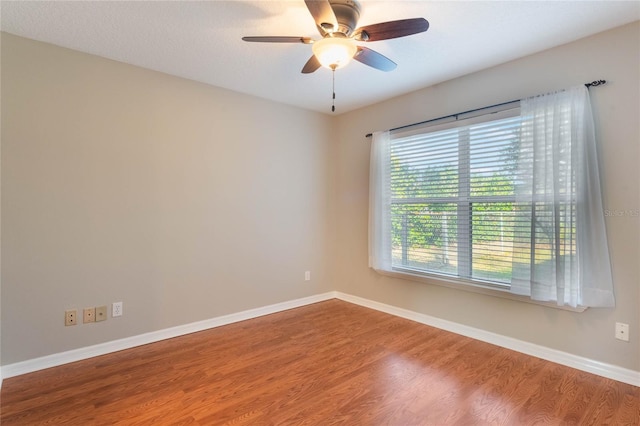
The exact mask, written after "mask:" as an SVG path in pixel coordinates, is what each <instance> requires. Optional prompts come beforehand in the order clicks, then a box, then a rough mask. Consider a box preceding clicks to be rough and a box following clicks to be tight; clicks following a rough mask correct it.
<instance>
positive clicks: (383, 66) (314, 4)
mask: <svg viewBox="0 0 640 426" xmlns="http://www.w3.org/2000/svg"><path fill="white" fill-rule="evenodd" d="M305 4H306V5H307V9H309V12H310V13H311V16H313V19H314V20H315V22H316V26H317V28H318V31H319V32H320V35H321V36H322V38H321V39H320V40H313V39H312V38H310V37H286V36H285V37H283V36H252V37H242V40H244V41H248V42H262V43H303V44H311V45H312V46H311V48H312V51H313V55H312V56H311V58H310V59H309V60H308V61H307V63H306V64H305V65H304V67H302V73H304V74H309V73H312V72H314V71H316V70H317V69H318V68H320V67H321V66H325V67H327V68H330V69H331V70H333V71H335V70H336V69H337V68H341V67H343V66H345V65H346V64H347V63H348V62H349V61H350V60H351V59H355V60H356V61H358V62H361V63H363V64H365V65H368V66H370V67H373V68H375V69H378V70H381V71H392V70H394V69H395V68H396V66H397V65H396V63H395V62H393V61H392V60H391V59H389V58H387V57H386V56H384V55H382V54H380V53H378V52H376V51H375V50H371V49H369V48H367V47H364V46H360V45H357V44H356V42H371V41H380V40H388V39H392V38H398V37H405V36H409V35H412V34H417V33H421V32H424V31H427V29H429V22H428V21H427V20H426V19H424V18H413V19H401V20H398V21H389V22H382V23H379V24H373V25H366V26H364V27H357V24H358V19H359V18H360V10H361V7H360V3H359V2H358V1H357V0H305Z"/></svg>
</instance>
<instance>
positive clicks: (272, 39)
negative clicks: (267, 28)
mask: <svg viewBox="0 0 640 426" xmlns="http://www.w3.org/2000/svg"><path fill="white" fill-rule="evenodd" d="M242 40H244V41H249V42H258V43H304V44H311V43H313V40H312V39H311V38H309V37H286V36H256V37H242Z"/></svg>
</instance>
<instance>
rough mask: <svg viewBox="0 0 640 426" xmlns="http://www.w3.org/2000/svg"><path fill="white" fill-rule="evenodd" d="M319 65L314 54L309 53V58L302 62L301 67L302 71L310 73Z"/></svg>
mask: <svg viewBox="0 0 640 426" xmlns="http://www.w3.org/2000/svg"><path fill="white" fill-rule="evenodd" d="M320 66H321V64H320V62H319V61H318V58H316V55H311V58H309V60H308V61H307V63H306V64H304V67H302V73H303V74H311V73H312V72H314V71H315V70H317V69H318V68H320Z"/></svg>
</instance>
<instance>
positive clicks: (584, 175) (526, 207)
mask: <svg viewBox="0 0 640 426" xmlns="http://www.w3.org/2000/svg"><path fill="white" fill-rule="evenodd" d="M521 116H522V130H521V139H520V149H519V159H518V171H517V178H516V206H517V207H516V218H517V224H518V226H516V235H515V242H514V250H513V277H512V285H511V291H512V292H514V293H517V294H524V295H528V296H530V297H531V298H532V299H534V300H541V301H556V302H557V304H558V305H569V306H573V307H575V306H577V305H582V306H593V307H596V306H598V307H611V306H614V304H615V300H614V296H613V282H612V277H611V266H610V261H609V250H608V246H607V236H606V231H605V223H604V211H603V209H602V196H601V191H600V176H599V171H598V160H597V155H596V142H595V132H594V124H593V116H592V113H591V105H590V101H589V92H588V90H587V88H586V87H584V86H580V87H576V88H572V89H569V90H565V91H561V92H556V93H550V94H547V95H542V96H536V97H533V98H529V99H524V100H522V102H521Z"/></svg>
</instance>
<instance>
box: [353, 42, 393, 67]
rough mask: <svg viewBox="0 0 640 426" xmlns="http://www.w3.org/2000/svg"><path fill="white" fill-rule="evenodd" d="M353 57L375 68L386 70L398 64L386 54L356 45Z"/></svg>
mask: <svg viewBox="0 0 640 426" xmlns="http://www.w3.org/2000/svg"><path fill="white" fill-rule="evenodd" d="M353 59H355V60H356V61H358V62H362V63H363V64H365V65H369V66H370V67H372V68H375V69H377V70H380V71H386V72H388V71H393V70H394V69H396V67H397V66H398V65H397V64H396V63H395V62H393V61H392V60H391V59H389V58H387V57H386V56H384V55H382V54H380V53H378V52H376V51H375V50H371V49H368V48H366V47H362V46H358V51H357V52H356V54H355V55H353Z"/></svg>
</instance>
